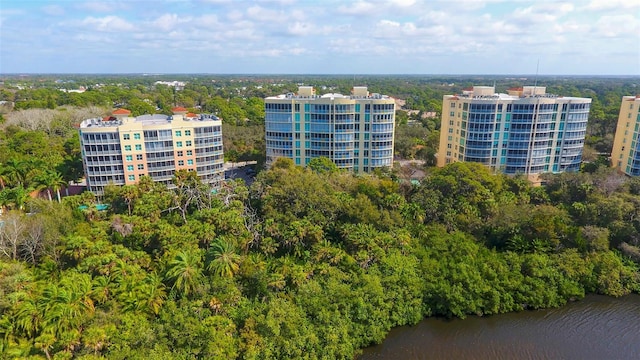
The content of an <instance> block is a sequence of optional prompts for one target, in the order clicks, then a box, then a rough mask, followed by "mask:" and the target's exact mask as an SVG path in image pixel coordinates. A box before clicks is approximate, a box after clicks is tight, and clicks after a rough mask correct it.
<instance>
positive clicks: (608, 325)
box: [359, 295, 640, 360]
mask: <svg viewBox="0 0 640 360" xmlns="http://www.w3.org/2000/svg"><path fill="white" fill-rule="evenodd" d="M359 359H360V360H371V359H394V360H396V359H456V360H457V359H607V360H609V359H640V295H629V296H625V297H622V298H612V297H607V296H598V295H590V296H587V297H586V298H585V299H583V300H581V301H578V302H575V303H570V304H567V305H566V306H563V307H561V308H558V309H547V310H538V311H524V312H519V313H510V314H502V315H494V316H486V317H476V316H470V317H467V318H466V319H464V320H460V319H453V320H445V319H438V318H428V319H425V320H423V321H422V322H420V323H419V324H418V325H416V326H411V327H409V326H404V327H400V328H396V329H393V330H392V331H391V332H390V333H389V335H388V336H387V338H386V339H385V341H384V342H383V343H382V344H380V345H377V346H373V347H370V348H367V349H365V350H364V354H363V355H362V356H361V357H360V358H359Z"/></svg>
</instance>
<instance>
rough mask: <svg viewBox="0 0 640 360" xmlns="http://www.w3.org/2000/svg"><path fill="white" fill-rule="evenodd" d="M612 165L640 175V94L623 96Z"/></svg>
mask: <svg viewBox="0 0 640 360" xmlns="http://www.w3.org/2000/svg"><path fill="white" fill-rule="evenodd" d="M611 166H612V167H614V168H616V169H618V171H620V172H623V173H625V174H627V175H629V176H640V95H637V96H623V97H622V102H621V103H620V114H619V115H618V125H617V127H616V135H615V138H614V141H613V149H612V150H611Z"/></svg>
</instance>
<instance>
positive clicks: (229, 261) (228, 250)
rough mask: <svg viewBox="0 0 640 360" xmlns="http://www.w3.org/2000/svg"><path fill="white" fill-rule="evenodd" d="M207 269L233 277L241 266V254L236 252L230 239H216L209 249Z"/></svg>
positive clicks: (223, 275) (220, 274)
mask: <svg viewBox="0 0 640 360" xmlns="http://www.w3.org/2000/svg"><path fill="white" fill-rule="evenodd" d="M207 260H208V261H209V262H208V264H207V270H208V271H210V272H212V273H214V274H216V275H219V276H222V277H229V278H232V277H233V276H234V275H235V274H236V273H237V272H238V269H239V268H240V260H241V257H240V255H238V254H236V249H235V247H234V246H233V244H231V243H230V242H228V241H225V240H223V239H220V238H218V239H216V241H215V242H214V243H213V244H211V247H210V248H209V250H208V251H207Z"/></svg>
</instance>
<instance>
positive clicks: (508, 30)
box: [0, 0, 640, 75]
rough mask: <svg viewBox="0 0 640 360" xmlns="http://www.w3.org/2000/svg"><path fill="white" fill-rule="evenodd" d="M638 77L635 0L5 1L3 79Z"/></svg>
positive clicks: (0, 24)
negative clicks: (19, 76) (184, 75)
mask: <svg viewBox="0 0 640 360" xmlns="http://www.w3.org/2000/svg"><path fill="white" fill-rule="evenodd" d="M538 59H539V61H540V65H539V72H540V74H568V75H625V74H626V75H640V1H637V0H577V1H550V0H549V1H547V0H537V1H518V0H509V1H501V0H455V1H454V0H447V1H440V0H432V1H420V0H389V1H378V0H363V1H344V0H343V1H335V0H313V1H311V0H254V1H244V0H164V1H162V0H126V1H117V0H115V1H114V0H108V1H107V0H103V1H84V0H58V1H53V0H49V1H37V0H1V1H0V73H214V74H215V73H223V74H228V73H265V74H272V73H279V74H532V73H534V72H535V69H536V63H537V62H538Z"/></svg>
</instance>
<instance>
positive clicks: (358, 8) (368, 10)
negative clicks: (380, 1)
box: [338, 1, 376, 16]
mask: <svg viewBox="0 0 640 360" xmlns="http://www.w3.org/2000/svg"><path fill="white" fill-rule="evenodd" d="M375 12H376V5H374V4H372V3H370V2H366V1H358V2H356V3H355V4H353V5H341V6H339V7H338V13H341V14H347V15H360V16H368V15H373V14H374V13H375Z"/></svg>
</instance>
